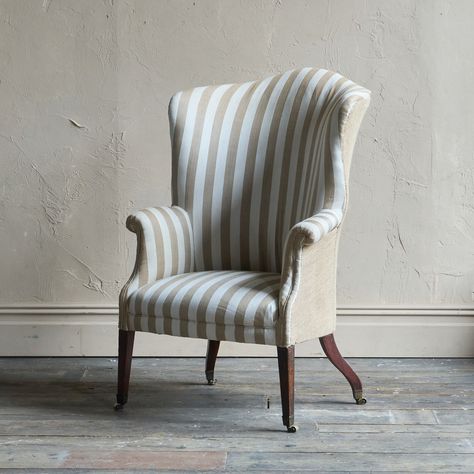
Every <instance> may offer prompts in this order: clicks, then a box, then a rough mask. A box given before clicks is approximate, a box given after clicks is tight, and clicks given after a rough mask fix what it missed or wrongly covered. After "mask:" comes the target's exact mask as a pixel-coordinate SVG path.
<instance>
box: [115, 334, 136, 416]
mask: <svg viewBox="0 0 474 474" xmlns="http://www.w3.org/2000/svg"><path fill="white" fill-rule="evenodd" d="M134 340H135V331H124V330H123V329H120V330H119V356H118V379H117V404H116V405H115V409H116V410H120V409H121V408H123V406H124V405H125V403H127V399H128V385H129V382H130V370H131V368H132V354H133V341H134Z"/></svg>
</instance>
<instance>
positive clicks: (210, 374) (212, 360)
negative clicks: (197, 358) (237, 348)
mask: <svg viewBox="0 0 474 474" xmlns="http://www.w3.org/2000/svg"><path fill="white" fill-rule="evenodd" d="M220 343H221V341H207V354H206V379H207V383H208V385H214V384H215V383H216V382H217V380H216V379H215V378H214V367H215V366H216V359H217V353H218V352H219V345H220Z"/></svg>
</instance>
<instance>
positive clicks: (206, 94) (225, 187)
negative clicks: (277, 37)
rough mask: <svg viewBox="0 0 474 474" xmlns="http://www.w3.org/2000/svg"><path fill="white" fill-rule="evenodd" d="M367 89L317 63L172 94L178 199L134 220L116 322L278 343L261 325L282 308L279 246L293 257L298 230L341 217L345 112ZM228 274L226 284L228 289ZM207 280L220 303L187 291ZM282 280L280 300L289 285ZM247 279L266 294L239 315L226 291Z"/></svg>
mask: <svg viewBox="0 0 474 474" xmlns="http://www.w3.org/2000/svg"><path fill="white" fill-rule="evenodd" d="M368 97H369V92H368V91H367V90H366V89H364V88H362V87H360V86H358V85H356V84H354V83H353V82H351V81H349V80H348V79H346V78H344V77H342V76H341V75H340V74H338V73H334V72H330V71H327V70H324V69H313V68H303V69H296V70H291V71H287V72H285V73H282V74H278V75H276V76H272V77H269V78H267V79H264V80H261V81H254V82H247V83H244V84H226V85H218V86H207V87H198V88H195V89H191V90H188V91H183V92H179V93H177V94H176V95H174V96H173V98H172V99H171V102H170V106H169V118H170V131H171V140H172V193H173V204H174V206H173V207H172V208H170V209H171V210H172V211H170V210H169V209H167V208H155V209H153V208H151V209H148V210H145V211H142V213H138V214H136V215H135V216H133V217H131V218H130V219H131V221H130V225H129V228H131V229H132V230H133V231H135V232H137V234H138V240H139V250H138V256H137V265H136V268H135V271H134V275H132V278H131V280H130V281H129V283H128V284H127V285H126V287H125V288H124V290H123V291H122V294H121V323H120V325H121V327H122V328H123V329H130V330H132V329H137V330H144V331H151V332H158V333H165V334H173V335H182V336H191V337H205V338H212V337H210V336H211V335H216V337H217V336H218V338H221V339H222V340H234V341H239V342H260V343H265V344H273V343H275V340H276V338H278V337H280V336H278V335H277V336H275V334H274V335H273V336H270V334H269V332H271V331H273V332H274V333H275V332H277V333H278V319H279V317H280V319H281V316H282V315H281V314H280V315H279V313H280V312H281V311H280V310H281V304H280V309H278V306H279V303H278V301H279V292H278V291H276V290H275V288H274V286H272V285H274V284H275V281H276V280H275V278H276V275H279V274H280V273H281V272H282V264H283V262H284V261H285V260H288V257H285V255H293V254H292V253H291V252H292V249H291V248H290V249H288V248H287V247H288V246H290V247H291V246H294V245H301V242H302V238H303V241H304V245H312V244H314V243H316V242H318V241H319V240H320V239H322V238H323V236H324V235H326V234H328V233H329V232H331V231H332V230H333V229H335V228H337V227H338V225H339V224H340V223H341V220H342V217H343V212H344V205H345V199H346V186H345V170H344V163H343V158H342V151H341V136H340V135H341V120H340V118H341V110H342V109H343V107H344V105H345V104H347V103H348V102H349V101H351V100H353V99H356V100H357V99H363V100H367V101H368ZM156 214H159V216H157V215H156ZM289 236H290V238H289ZM291 236H293V237H294V236H297V237H298V238H297V239H296V238H293V237H291ZM285 242H286V243H287V244H286V247H285ZM191 272H194V273H191ZM229 272H230V273H229ZM262 272H268V273H262ZM266 276H268V278H270V280H269V281H271V282H272V285H270V286H269V287H265V285H264V283H265V282H266V280H265V278H266ZM229 278H230V280H229V281H234V283H228V284H229V285H231V286H230V290H229V291H230V293H226V291H227V290H224V289H223V288H226V287H225V284H226V283H225V282H227V281H228V279H229ZM239 278H242V280H239ZM292 278H293V277H292ZM206 279H209V281H212V282H213V283H212V284H211V287H212V288H214V290H212V291H215V293H212V291H211V290H209V291H210V292H211V293H212V295H211V293H209V292H208V293H206V295H207V296H206V298H210V300H209V301H211V300H212V302H214V303H215V304H216V305H217V306H215V305H214V303H212V304H211V303H209V304H207V303H206V301H207V299H204V300H203V301H204V302H203V303H202V304H201V302H198V300H199V296H195V295H199V294H200V293H199V291H200V290H199V289H200V287H201V284H203V282H204V281H207V280H206ZM158 280H160V281H158ZM293 280H294V278H293ZM293 280H292V281H293ZM219 281H221V282H222V288H221V289H219ZM239 281H240V282H241V283H239ZM282 283H283V285H284V288H285V290H284V291H285V292H287V293H288V295H286V293H285V297H284V298H283V299H285V300H286V299H288V298H287V297H289V292H291V291H293V289H294V285H293V284H291V282H282ZM253 284H255V285H256V287H258V288H260V286H261V285H263V286H262V288H261V289H260V290H258V291H259V293H258V296H257V295H254V296H252V297H255V298H257V300H259V299H260V300H261V301H262V302H265V303H262V305H263V306H262V305H257V306H255V304H249V309H247V310H246V312H245V316H244V317H242V311H243V309H242V304H243V303H240V302H239V303H238V304H237V306H236V305H235V300H234V299H233V298H234V296H228V297H227V296H225V295H227V294H228V295H235V294H237V295H240V296H242V298H243V299H242V301H247V299H246V298H250V297H251V296H250V295H253V293H252V291H253V290H252V291H251V290H250V289H249V288H248V286H246V285H253ZM163 285H164V286H163ZM182 285H184V286H182ZM213 285H214V286H213ZM239 285H242V286H241V287H240V286H239ZM188 286H189V288H188ZM183 288H187V289H186V290H183ZM165 289H166V290H165ZM222 292H224V293H222ZM264 293H266V296H264V295H263V294H264ZM184 294H185V295H186V296H184ZM244 295H247V296H244ZM240 296H239V297H240ZM193 298H195V299H193ZM235 298H238V297H237V296H235ZM281 299H282V298H281V295H280V301H281ZM191 301H192V304H191ZM199 301H200V300H199ZM216 301H218V303H216ZM252 301H253V300H252ZM193 305H195V306H193ZM196 305H197V306H196ZM189 307H192V308H193V309H192V311H195V312H194V313H192V311H191V313H192V314H193V316H190V315H189V314H191V313H189V314H188V312H187V311H188V310H189ZM271 308H276V309H271ZM269 314H271V317H270V316H268V315H269ZM193 318H194V319H193ZM244 321H247V322H249V321H252V323H251V324H246V323H245V324H244ZM270 321H271V325H270ZM232 328H234V329H232ZM242 328H244V329H242ZM242 331H243V332H242ZM246 331H247V332H246ZM249 331H250V332H251V331H254V336H251V335H250V333H249ZM244 333H245V334H246V335H245V337H244V336H243V334H244ZM267 333H268V334H267Z"/></svg>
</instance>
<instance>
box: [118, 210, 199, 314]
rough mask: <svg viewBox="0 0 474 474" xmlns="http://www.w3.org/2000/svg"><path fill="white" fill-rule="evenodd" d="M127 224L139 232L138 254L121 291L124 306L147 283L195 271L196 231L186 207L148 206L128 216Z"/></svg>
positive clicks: (132, 230) (121, 300)
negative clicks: (194, 239) (131, 295)
mask: <svg viewBox="0 0 474 474" xmlns="http://www.w3.org/2000/svg"><path fill="white" fill-rule="evenodd" d="M126 225H127V229H129V230H130V231H131V232H134V233H135V234H137V255H136V260H135V266H134V269H133V272H132V275H131V277H130V279H129V280H128V282H127V283H126V284H125V286H124V287H123V289H122V292H121V294H120V304H121V306H122V302H124V301H125V300H126V298H127V297H128V295H129V294H130V293H131V292H132V291H134V290H136V289H137V288H140V287H141V286H143V285H146V284H147V283H151V282H153V281H156V280H160V279H162V278H166V277H168V276H171V275H176V274H180V273H188V272H192V271H193V268H194V250H193V232H192V227H191V221H190V219H189V216H188V213H187V212H186V211H185V210H184V209H182V208H180V207H178V206H172V207H149V208H146V209H143V210H141V211H139V212H137V213H136V214H133V215H131V216H128V218H127V224H126Z"/></svg>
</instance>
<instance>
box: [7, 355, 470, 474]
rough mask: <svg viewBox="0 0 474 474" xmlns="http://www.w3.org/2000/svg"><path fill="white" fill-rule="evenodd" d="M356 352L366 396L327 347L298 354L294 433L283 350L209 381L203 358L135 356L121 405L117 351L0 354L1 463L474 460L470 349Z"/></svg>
mask: <svg viewBox="0 0 474 474" xmlns="http://www.w3.org/2000/svg"><path fill="white" fill-rule="evenodd" d="M350 362H351V364H352V365H353V367H354V368H355V369H356V371H357V372H358V373H359V375H360V377H361V378H362V380H363V382H364V383H365V387H366V390H365V396H366V398H367V400H368V403H367V405H365V406H357V405H355V404H353V403H352V398H351V392H350V389H349V386H348V385H347V384H346V382H345V380H344V379H343V378H342V376H341V375H340V374H339V373H338V372H337V371H336V370H335V369H334V368H333V367H332V366H331V365H330V364H329V362H328V361H327V360H325V359H298V360H297V362H296V423H297V424H298V425H299V428H300V429H299V431H298V432H297V433H296V434H287V433H286V432H285V431H284V430H283V425H282V424H281V413H280V398H279V386H278V373H277V363H276V359H232V358H228V359H226V358H222V359H218V361H217V367H216V377H217V379H218V383H217V385H215V386H207V385H206V384H205V378H204V374H203V364H204V360H203V359H134V362H133V368H132V380H131V389H130V400H129V403H128V405H127V406H126V408H125V410H124V411H123V412H114V411H113V410H112V405H113V401H114V393H115V376H116V361H115V360H112V359H0V468H2V469H4V470H6V471H8V472H11V471H13V470H14V469H15V471H14V472H59V471H67V472H143V471H147V470H149V471H157V470H160V469H161V470H164V471H173V470H174V471H176V470H177V471H180V472H183V471H189V472H196V471H212V470H228V471H263V472H275V471H283V472H290V471H294V472H299V471H313V472H369V471H370V472H388V471H389V472H417V473H419V472H474V436H473V433H474V361H473V360H468V359H459V360H446V359H437V360H427V359H402V360H395V359H352V360H350ZM268 401H269V402H268ZM268 404H269V405H270V407H269V408H268Z"/></svg>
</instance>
